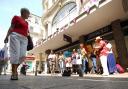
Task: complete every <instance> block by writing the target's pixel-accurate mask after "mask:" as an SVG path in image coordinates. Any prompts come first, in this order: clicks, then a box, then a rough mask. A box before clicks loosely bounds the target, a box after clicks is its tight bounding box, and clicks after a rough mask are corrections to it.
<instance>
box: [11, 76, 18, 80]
mask: <svg viewBox="0 0 128 89" xmlns="http://www.w3.org/2000/svg"><path fill="white" fill-rule="evenodd" d="M10 80H18V76H17V75H12V76H11V79H10Z"/></svg>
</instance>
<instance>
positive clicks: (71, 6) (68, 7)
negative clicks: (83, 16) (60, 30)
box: [52, 2, 76, 25]
mask: <svg viewBox="0 0 128 89" xmlns="http://www.w3.org/2000/svg"><path fill="white" fill-rule="evenodd" d="M75 10H76V3H75V2H70V3H68V4H66V5H65V6H64V7H63V8H62V9H61V10H60V11H59V12H58V13H57V14H56V16H55V17H54V20H53V23H52V24H53V25H54V24H56V23H58V22H60V21H62V20H63V19H64V18H65V17H66V16H68V15H69V14H70V13H71V12H72V11H75Z"/></svg>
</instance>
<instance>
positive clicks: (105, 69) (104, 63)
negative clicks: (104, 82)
mask: <svg viewBox="0 0 128 89" xmlns="http://www.w3.org/2000/svg"><path fill="white" fill-rule="evenodd" d="M100 60H101V65H102V67H103V75H109V72H108V66H107V56H101V57H100Z"/></svg>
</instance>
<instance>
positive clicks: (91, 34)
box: [85, 25, 112, 40]
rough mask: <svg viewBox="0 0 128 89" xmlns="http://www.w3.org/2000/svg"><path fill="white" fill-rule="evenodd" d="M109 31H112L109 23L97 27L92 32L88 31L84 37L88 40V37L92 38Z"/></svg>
mask: <svg viewBox="0 0 128 89" xmlns="http://www.w3.org/2000/svg"><path fill="white" fill-rule="evenodd" d="M109 32H112V29H111V26H110V25H109V26H107V27H104V28H101V29H99V30H97V31H95V32H92V33H90V34H88V35H86V36H85V39H86V40H90V39H93V38H95V37H97V36H100V35H103V34H105V33H109Z"/></svg>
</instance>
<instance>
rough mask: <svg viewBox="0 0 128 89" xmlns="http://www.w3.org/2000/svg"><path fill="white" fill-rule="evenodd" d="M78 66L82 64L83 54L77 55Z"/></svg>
mask: <svg viewBox="0 0 128 89" xmlns="http://www.w3.org/2000/svg"><path fill="white" fill-rule="evenodd" d="M76 64H82V55H81V54H77V55H76Z"/></svg>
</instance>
